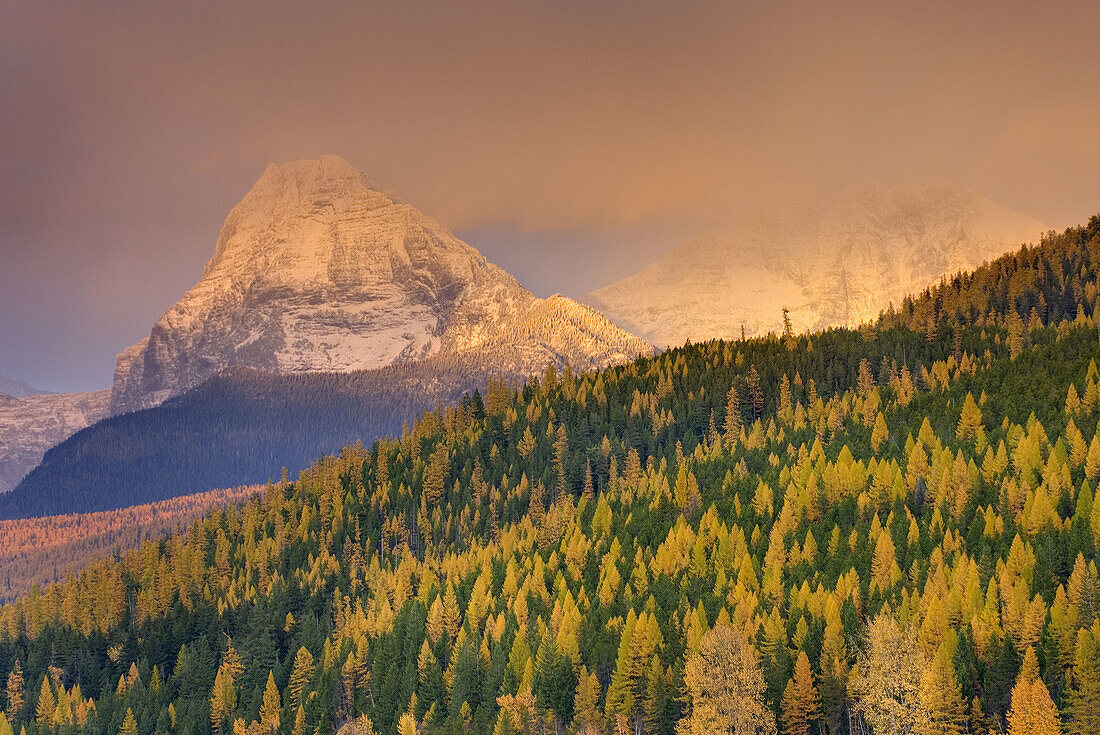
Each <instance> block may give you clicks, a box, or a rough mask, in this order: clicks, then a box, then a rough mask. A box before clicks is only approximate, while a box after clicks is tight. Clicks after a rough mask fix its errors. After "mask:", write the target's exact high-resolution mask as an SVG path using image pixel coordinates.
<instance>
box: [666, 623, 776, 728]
mask: <svg viewBox="0 0 1100 735" xmlns="http://www.w3.org/2000/svg"><path fill="white" fill-rule="evenodd" d="M684 685H685V686H686V687H687V690H688V693H689V694H690V698H691V714H690V715H688V716H687V717H685V718H684V719H682V720H681V721H680V723H679V724H678V725H677V732H678V733H681V735H714V733H731V734H733V735H773V734H774V733H775V732H776V727H775V715H773V714H772V711H771V709H770V708H769V707H768V705H767V703H766V702H765V701H764V692H765V690H766V689H767V684H766V683H765V682H764V674H763V672H762V671H761V668H760V657H759V655H758V654H757V652H756V649H755V648H753V646H752V644H751V643H749V641H748V639H746V638H745V636H744V634H742V633H741V632H740V631H738V630H735V629H734V628H731V627H729V626H724V625H719V626H716V627H715V628H714V629H713V630H711V631H710V632H709V633H707V634H706V635H704V636H703V639H702V641H701V644H700V647H699V651H698V652H696V653H695V654H694V655H692V656H691V658H689V659H688V662H687V665H686V666H685V668H684Z"/></svg>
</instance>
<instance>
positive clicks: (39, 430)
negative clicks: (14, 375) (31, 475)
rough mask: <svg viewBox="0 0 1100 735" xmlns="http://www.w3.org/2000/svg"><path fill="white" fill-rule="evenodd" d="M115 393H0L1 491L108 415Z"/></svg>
mask: <svg viewBox="0 0 1100 735" xmlns="http://www.w3.org/2000/svg"><path fill="white" fill-rule="evenodd" d="M110 398H111V392H110V391H109V390H99V391H93V392H90V393H59V394H52V393H47V394H39V395H33V396H23V397H16V396H10V395H5V394H0V493H5V492H8V491H9V490H11V489H12V488H13V487H15V486H16V485H17V484H18V483H19V481H20V480H22V479H23V476H24V475H26V474H27V473H28V472H30V471H31V470H32V469H34V467H35V466H36V465H37V464H38V463H39V462H40V461H41V460H42V455H44V454H45V453H46V450H47V449H49V448H50V447H52V446H54V445H55V444H57V443H59V442H62V441H64V440H65V439H67V438H68V437H69V436H71V435H72V434H73V433H75V432H77V431H80V430H81V429H83V428H84V427H85V426H89V425H91V424H94V423H95V422H96V421H99V420H100V419H101V418H103V417H105V416H106V415H107V405H108V403H109V402H110Z"/></svg>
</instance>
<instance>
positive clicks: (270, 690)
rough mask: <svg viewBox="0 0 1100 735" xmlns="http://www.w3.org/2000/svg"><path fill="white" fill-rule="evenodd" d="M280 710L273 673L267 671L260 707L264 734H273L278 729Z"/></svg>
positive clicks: (280, 705) (277, 688)
mask: <svg viewBox="0 0 1100 735" xmlns="http://www.w3.org/2000/svg"><path fill="white" fill-rule="evenodd" d="M282 709H283V703H282V700H281V699H280V697H279V687H277V686H275V672H274V671H268V672H267V685H266V686H265V687H264V699H263V704H262V705H261V706H260V724H261V725H262V729H263V731H264V732H265V733H274V732H276V731H277V730H278V729H279V716H280V714H281V712H282Z"/></svg>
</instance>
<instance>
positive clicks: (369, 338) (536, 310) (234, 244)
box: [0, 156, 652, 517]
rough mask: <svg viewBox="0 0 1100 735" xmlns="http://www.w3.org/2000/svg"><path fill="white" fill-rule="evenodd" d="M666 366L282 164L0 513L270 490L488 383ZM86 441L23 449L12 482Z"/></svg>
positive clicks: (327, 160)
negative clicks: (349, 446)
mask: <svg viewBox="0 0 1100 735" xmlns="http://www.w3.org/2000/svg"><path fill="white" fill-rule="evenodd" d="M651 352H652V347H651V346H650V345H649V344H648V343H646V342H645V341H644V340H641V339H639V338H637V337H635V336H633V335H630V334H628V333H626V332H624V331H623V330H622V329H620V328H618V327H616V326H615V325H613V324H612V323H611V322H610V321H609V320H608V319H607V318H605V317H604V316H603V315H601V314H600V313H598V312H597V311H595V310H593V309H591V308H590V307H588V306H585V305H582V304H580V303H578V302H576V301H573V300H572V299H568V298H565V297H563V296H560V295H555V296H551V297H550V298H546V299H540V298H537V297H535V296H534V295H533V294H531V293H530V292H529V291H527V290H526V289H525V288H523V287H522V286H521V285H520V284H519V283H518V282H517V281H516V280H515V279H514V278H513V277H512V276H510V275H509V274H508V273H506V272H505V271H503V270H502V269H500V268H499V267H497V266H495V265H493V264H492V263H490V262H489V261H487V260H486V259H485V258H484V257H483V256H482V255H481V254H480V253H479V252H478V251H477V250H475V249H474V248H472V247H470V246H469V245H467V244H466V243H464V242H462V241H461V240H459V239H458V238H456V237H455V236H454V235H452V234H451V233H450V232H448V231H447V230H446V229H444V228H443V227H442V226H441V225H439V224H438V223H436V222H434V221H432V220H431V219H430V218H428V217H427V216H425V215H424V214H422V213H421V212H419V211H417V210H416V209H414V208H412V207H411V206H409V205H407V204H404V203H401V202H399V201H397V200H396V199H394V198H393V197H392V196H390V195H387V194H384V193H382V192H381V191H379V190H378V189H377V188H376V187H375V185H374V184H373V183H372V182H371V181H370V179H368V178H367V177H366V176H365V175H364V174H363V173H361V172H359V171H357V170H356V169H355V168H353V167H352V166H351V165H350V164H348V163H347V162H346V161H344V160H342V159H340V158H336V157H334V156H326V157H324V158H322V159H320V160H311V161H295V162H293V163H288V164H285V165H282V166H275V165H272V166H269V167H268V168H267V170H266V171H265V172H264V174H263V176H261V177H260V179H259V180H258V181H257V182H256V184H255V185H254V186H253V187H252V190H251V191H249V192H248V194H247V195H246V196H245V197H244V199H243V200H242V201H241V202H240V203H239V204H238V205H237V206H236V207H234V208H233V210H232V211H231V212H230V213H229V216H228V217H227V219H226V222H225V225H224V226H223V227H222V231H221V236H220V237H219V239H218V244H217V247H216V249H215V251H214V255H213V257H212V258H211V259H210V261H209V263H207V265H206V268H205V270H204V271H203V274H202V277H201V279H200V280H199V282H198V283H197V284H196V285H195V287H194V288H192V289H190V290H189V291H187V293H185V294H184V295H183V297H182V298H181V299H180V300H179V301H178V302H177V303H176V304H175V305H174V306H173V307H172V308H170V309H169V310H168V311H167V312H166V313H165V314H164V315H163V316H162V317H161V318H160V319H159V320H158V321H157V323H156V324H155V325H154V326H153V329H152V331H151V334H150V336H149V337H148V338H146V339H145V340H143V341H142V342H140V343H138V344H137V345H134V346H133V347H131V348H129V349H128V350H126V351H125V352H124V353H123V354H122V355H120V356H119V358H118V362H117V367H116V371H115V381H114V386H113V388H112V390H111V395H110V414H111V415H112V416H113V418H111V419H109V420H107V421H104V422H102V423H100V424H97V425H95V426H92V427H90V428H88V429H87V430H86V431H83V432H81V433H80V434H78V435H76V436H73V437H72V438H71V439H69V440H68V441H65V442H64V443H62V444H61V445H60V446H58V447H57V448H56V449H54V450H53V451H51V452H49V453H48V454H47V455H46V457H45V461H44V462H43V463H42V465H41V466H39V467H38V468H37V469H35V471H33V472H31V473H30V474H29V475H27V477H26V479H25V480H23V482H21V483H20V485H19V486H18V487H17V488H16V489H15V491H14V492H13V493H11V494H10V496H9V497H5V498H3V499H2V500H0V515H5V516H6V517H10V516H14V515H21V516H26V515H32V514H43V513H67V512H78V511H91V510H109V509H113V508H118V507H121V506H124V505H130V504H134V503H142V502H150V501H153V500H161V499H164V498H168V497H173V496H176V495H182V494H185V493H191V492H201V491H203V490H209V489H211V488H217V487H233V486H237V485H242V484H250V483H255V482H265V481H267V480H269V479H272V478H277V477H278V475H279V472H280V469H281V468H282V467H287V468H289V469H290V470H291V471H292V472H297V471H298V470H299V469H302V468H304V467H305V466H306V465H307V464H308V463H309V462H311V461H312V460H314V459H315V458H316V457H317V456H318V455H320V454H321V453H323V452H331V451H334V450H336V449H337V448H339V447H340V446H342V445H343V444H345V443H348V442H352V441H354V440H356V439H363V440H364V441H368V442H369V441H371V440H373V439H375V438H376V437H378V436H382V435H384V434H387V433H397V432H398V431H400V429H401V426H402V423H404V422H405V421H408V420H411V419H413V418H414V417H415V416H416V415H417V414H418V413H420V412H422V411H425V410H427V409H428V408H431V407H432V406H434V405H435V404H436V403H437V402H439V401H455V400H458V399H459V398H460V397H461V396H462V395H463V394H464V393H466V392H468V391H473V390H475V389H477V388H484V387H485V386H486V385H487V383H488V381H489V379H490V378H493V377H502V378H506V379H508V380H509V381H512V382H522V380H523V379H525V378H526V377H528V376H531V375H539V374H542V373H543V371H544V370H545V369H546V368H547V366H548V365H553V366H554V367H555V368H557V369H564V368H565V366H566V365H567V364H568V365H569V366H570V368H571V369H575V370H587V369H592V368H598V367H603V366H606V365H610V364H614V363H621V362H626V361H629V360H632V359H633V358H634V357H636V356H637V355H640V354H650V353H651ZM176 398H178V399H179V400H172V399H176ZM165 401H168V403H165ZM57 403H58V405H60V404H61V403H62V402H61V401H60V399H59V400H58V401H57ZM20 410H22V409H21V408H20V407H19V406H13V408H12V412H11V414H12V416H13V423H14V421H16V420H20V419H19V411H20ZM103 415H104V414H103V413H100V414H99V415H98V416H95V417H94V418H96V419H98V418H102V417H103ZM21 420H22V421H23V424H21V425H23V426H26V425H30V424H31V423H33V421H35V420H37V419H35V418H34V417H33V415H32V414H27V416H25V417H23V419H21ZM87 423H90V422H86V423H84V424H80V425H79V426H76V425H75V424H72V426H73V430H75V429H76V428H82V427H83V426H85V425H87ZM72 433H73V431H69V432H68V433H67V434H65V435H64V436H61V435H57V434H50V435H48V436H47V435H45V434H44V435H42V436H41V437H40V438H39V439H36V441H35V442H34V443H33V447H31V448H32V449H33V452H28V451H21V453H20V455H19V458H18V462H14V461H13V462H14V464H15V465H16V468H15V469H13V470H12V471H11V472H10V473H9V474H11V476H12V478H11V482H12V483H14V482H18V481H19V480H20V479H21V478H22V477H23V475H24V474H26V473H27V471H28V470H30V469H31V468H32V467H34V464H37V461H38V459H40V458H41V457H42V452H44V451H45V450H46V449H48V448H49V447H51V446H53V445H54V444H56V443H57V442H60V441H61V440H62V439H65V437H66V436H69V434H72ZM16 435H17V432H16V433H15V434H13V437H14V436H16ZM11 441H12V442H14V441H15V439H14V438H12V440H11ZM4 456H5V453H4V448H3V446H0V457H4ZM30 462H33V463H31V464H28V463H30ZM9 487H10V486H9Z"/></svg>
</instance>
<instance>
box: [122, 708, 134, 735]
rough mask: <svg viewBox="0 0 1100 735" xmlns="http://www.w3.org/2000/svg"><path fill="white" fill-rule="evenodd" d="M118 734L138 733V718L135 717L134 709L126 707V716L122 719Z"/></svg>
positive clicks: (129, 734)
mask: <svg viewBox="0 0 1100 735" xmlns="http://www.w3.org/2000/svg"><path fill="white" fill-rule="evenodd" d="M118 735H137V720H136V719H134V711H133V710H132V709H130V708H129V707H127V708H126V717H125V718H124V719H123V720H122V727H120V728H119V729H118Z"/></svg>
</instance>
